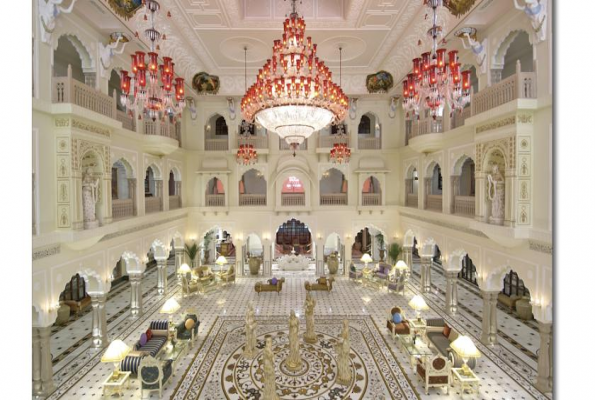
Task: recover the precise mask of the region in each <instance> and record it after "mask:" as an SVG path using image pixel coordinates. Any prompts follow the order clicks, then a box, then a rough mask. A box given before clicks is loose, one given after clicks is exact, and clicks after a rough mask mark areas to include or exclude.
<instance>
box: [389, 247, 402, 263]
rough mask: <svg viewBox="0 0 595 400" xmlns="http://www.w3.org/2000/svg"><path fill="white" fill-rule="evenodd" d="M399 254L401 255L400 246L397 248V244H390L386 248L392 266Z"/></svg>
mask: <svg viewBox="0 0 595 400" xmlns="http://www.w3.org/2000/svg"><path fill="white" fill-rule="evenodd" d="M399 254H401V246H399V244H398V243H391V245H390V246H389V247H388V257H389V258H390V260H391V261H392V263H393V264H395V263H396V262H397V258H398V257H399Z"/></svg>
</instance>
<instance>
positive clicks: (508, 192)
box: [504, 169, 517, 227]
mask: <svg viewBox="0 0 595 400" xmlns="http://www.w3.org/2000/svg"><path fill="white" fill-rule="evenodd" d="M516 180H517V179H516V171H515V170H514V169H507V170H506V175H505V177H504V226H510V227H514V226H515V225H516V201H515V186H516Z"/></svg>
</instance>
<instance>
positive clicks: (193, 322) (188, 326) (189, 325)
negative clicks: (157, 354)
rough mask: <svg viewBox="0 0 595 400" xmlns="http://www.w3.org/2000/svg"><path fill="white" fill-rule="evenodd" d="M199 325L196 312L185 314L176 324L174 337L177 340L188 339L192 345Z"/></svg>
mask: <svg viewBox="0 0 595 400" xmlns="http://www.w3.org/2000/svg"><path fill="white" fill-rule="evenodd" d="M199 326H200V321H199V320H198V316H197V315H196V314H186V316H185V317H184V319H183V320H182V322H180V323H179V324H178V325H176V328H177V334H176V338H177V339H178V340H190V342H191V343H192V345H193V346H194V341H195V340H196V335H198V327H199Z"/></svg>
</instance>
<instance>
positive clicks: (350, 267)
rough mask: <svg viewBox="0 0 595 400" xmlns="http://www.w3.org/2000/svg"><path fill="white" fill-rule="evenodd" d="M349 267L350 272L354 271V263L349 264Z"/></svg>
mask: <svg viewBox="0 0 595 400" xmlns="http://www.w3.org/2000/svg"><path fill="white" fill-rule="evenodd" d="M349 269H350V270H351V271H352V272H355V271H356V269H355V265H353V264H351V265H350V266H349Z"/></svg>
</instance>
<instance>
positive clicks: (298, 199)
mask: <svg viewBox="0 0 595 400" xmlns="http://www.w3.org/2000/svg"><path fill="white" fill-rule="evenodd" d="M281 205H282V206H305V205H306V194H305V193H281Z"/></svg>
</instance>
